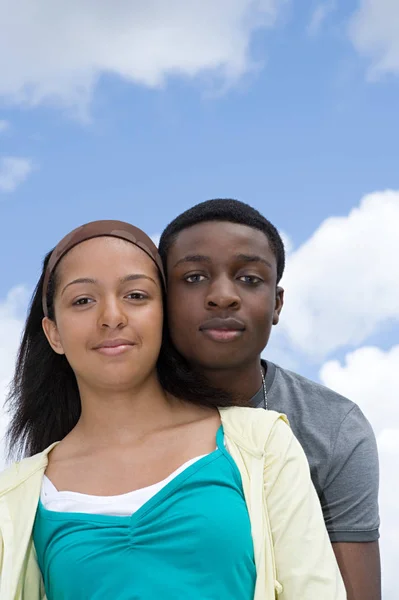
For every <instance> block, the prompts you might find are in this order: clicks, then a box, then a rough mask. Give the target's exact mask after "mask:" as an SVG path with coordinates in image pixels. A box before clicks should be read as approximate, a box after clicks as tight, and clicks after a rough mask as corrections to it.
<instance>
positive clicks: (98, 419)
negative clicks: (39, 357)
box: [74, 378, 179, 446]
mask: <svg viewBox="0 0 399 600" xmlns="http://www.w3.org/2000/svg"><path fill="white" fill-rule="evenodd" d="M79 391H80V396H81V404H82V412H81V416H80V419H79V422H78V424H77V425H76V427H75V430H74V434H75V435H78V436H79V437H80V438H81V439H84V440H85V442H87V443H89V444H92V443H95V444H96V445H101V446H105V445H107V444H121V445H123V444H124V443H128V442H129V441H131V440H133V439H137V438H140V437H143V436H145V435H147V434H148V433H150V432H152V431H156V430H157V429H159V428H161V427H167V426H168V425H170V424H172V422H173V421H174V413H175V408H176V405H177V403H179V401H178V400H177V399H175V398H173V397H170V396H169V395H168V394H166V393H165V391H164V390H163V389H162V388H161V386H160V384H159V382H158V380H157V379H156V378H151V379H149V380H148V381H147V382H145V383H142V384H140V386H139V387H136V388H128V389H119V390H115V389H93V388H92V387H89V386H87V385H85V384H84V383H82V382H80V383H79Z"/></svg>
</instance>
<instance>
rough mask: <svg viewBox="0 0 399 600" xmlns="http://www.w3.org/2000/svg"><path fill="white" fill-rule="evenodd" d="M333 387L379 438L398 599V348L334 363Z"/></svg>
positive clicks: (388, 583) (326, 377) (390, 572)
mask: <svg viewBox="0 0 399 600" xmlns="http://www.w3.org/2000/svg"><path fill="white" fill-rule="evenodd" d="M320 380H321V381H322V382H323V383H324V384H325V385H327V386H328V387H330V388H332V389H334V390H336V391H337V392H339V393H341V394H343V395H344V396H347V397H349V398H351V399H352V400H354V401H355V402H356V403H357V404H359V406H360V407H361V409H362V410H363V412H364V414H365V415H366V417H367V418H368V419H369V421H370V423H371V424H372V426H373V428H374V431H375V432H376V435H377V443H378V449H379V456H380V470H381V473H380V481H381V484H380V513H381V554H382V568H383V587H384V593H383V597H384V598H386V600H388V599H392V600H393V599H394V598H396V597H397V577H396V570H397V564H398V562H399V545H398V539H399V519H398V514H397V498H398V494H399V478H398V476H397V471H398V462H399V404H398V390H399V346H395V347H393V348H392V349H391V350H389V351H386V352H384V351H383V350H381V349H379V348H375V347H363V348H359V349H357V350H355V351H354V352H352V353H350V354H348V355H347V356H346V358H345V363H344V364H343V365H341V364H340V363H339V362H338V361H329V362H327V363H326V364H325V365H323V367H322V369H321V371H320Z"/></svg>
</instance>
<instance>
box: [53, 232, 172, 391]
mask: <svg viewBox="0 0 399 600" xmlns="http://www.w3.org/2000/svg"><path fill="white" fill-rule="evenodd" d="M55 277H56V291H55V297H54V313H55V321H52V320H50V319H48V318H44V319H43V329H44V332H45V334H46V336H47V339H48V341H49V343H50V345H51V346H52V348H53V350H54V351H55V352H57V353H58V354H65V356H66V358H67V359H68V362H69V364H70V365H71V367H72V369H73V371H74V372H75V375H76V378H77V381H78V385H79V387H80V388H81V387H82V385H84V386H85V387H86V388H87V387H89V388H93V389H99V388H110V389H112V390H114V391H117V390H128V389H131V388H133V387H135V386H136V385H138V384H140V382H141V381H144V380H145V379H147V378H148V376H149V375H151V374H153V375H154V376H155V365H156V362H157V359H158V354H159V350H160V346H161V342H162V324H163V306H162V290H161V284H160V280H159V276H158V270H157V267H156V265H155V264H154V262H153V261H152V260H151V259H150V258H149V257H148V256H147V254H145V252H143V251H142V250H140V248H138V247H137V246H135V245H134V244H131V243H129V242H127V241H124V240H121V239H118V238H113V237H105V236H104V237H99V238H95V239H92V240H87V241H85V242H82V243H81V244H79V245H78V246H76V247H75V248H73V249H72V250H70V251H69V252H68V254H66V256H64V258H62V260H61V262H60V264H59V265H58V266H57V269H56V275H55Z"/></svg>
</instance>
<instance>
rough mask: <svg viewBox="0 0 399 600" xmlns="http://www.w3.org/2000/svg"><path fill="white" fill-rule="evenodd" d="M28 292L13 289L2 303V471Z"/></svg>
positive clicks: (0, 428)
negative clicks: (8, 401)
mask: <svg viewBox="0 0 399 600" xmlns="http://www.w3.org/2000/svg"><path fill="white" fill-rule="evenodd" d="M26 301H27V292H26V290H25V288H24V287H22V286H20V287H16V288H13V289H12V290H11V291H10V292H9V293H8V295H7V297H6V299H5V300H4V302H2V303H0V470H1V468H2V467H4V464H5V458H4V455H5V452H4V439H3V438H4V433H5V429H6V426H7V422H8V419H7V416H6V414H5V411H4V401H5V397H6V394H7V389H8V385H9V382H10V381H11V378H12V375H13V372H14V366H15V357H16V353H17V350H18V346H19V342H20V337H21V332H22V327H23V320H22V319H21V318H20V317H19V315H20V314H21V313H22V310H23V309H24V308H25V306H26Z"/></svg>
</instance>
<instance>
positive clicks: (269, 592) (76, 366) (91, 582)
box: [0, 221, 346, 600]
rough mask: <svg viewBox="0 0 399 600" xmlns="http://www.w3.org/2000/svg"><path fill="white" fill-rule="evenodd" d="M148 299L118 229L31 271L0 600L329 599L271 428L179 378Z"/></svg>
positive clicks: (301, 467) (305, 497) (317, 519)
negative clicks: (35, 276) (35, 273)
mask: <svg viewBox="0 0 399 600" xmlns="http://www.w3.org/2000/svg"><path fill="white" fill-rule="evenodd" d="M164 285H165V284H164V274H163V270H162V264H161V261H160V259H159V256H158V253H157V250H156V247H155V246H154V245H153V243H152V242H151V240H150V239H149V238H148V237H147V236H146V235H145V234H144V233H143V232H141V231H140V230H138V229H137V228H135V227H133V226H131V225H129V224H127V223H121V222H118V221H97V222H94V223H90V224H87V225H84V226H82V227H80V228H78V229H77V230H75V231H73V232H72V233H71V234H69V235H68V236H67V237H66V238H64V239H63V240H61V242H60V243H59V244H58V246H57V247H56V248H55V250H54V251H53V252H52V253H51V255H50V256H49V257H48V258H47V260H46V261H45V264H44V269H43V274H42V277H41V278H40V281H39V283H38V286H37V289H36V292H35V294H34V297H33V301H32V305H31V308H30V312H29V315H28V319H27V323H26V328H25V333H24V337H23V340H22V345H21V348H20V353H19V358H18V363H17V369H16V374H15V378H14V382H13V387H12V390H11V395H10V398H9V401H10V406H11V409H12V412H13V418H12V422H11V428H10V432H9V440H10V446H11V448H12V449H13V450H15V449H18V450H19V451H20V453H23V454H24V455H27V456H29V457H28V458H25V459H23V460H22V461H21V462H19V463H16V464H14V465H13V466H12V467H11V468H10V469H9V470H8V471H5V472H4V473H3V474H2V475H1V476H0V598H1V600H39V599H40V600H42V599H43V598H45V597H46V598H47V599H48V600H83V599H84V600H97V599H98V600H100V599H101V600H105V599H108V598H109V599H111V598H112V600H133V599H138V600H154V599H155V598H160V597H162V598H164V599H165V600H168V599H173V600H180V599H186V598H190V600H197V599H198V600H199V599H201V600H208V599H209V600H210V599H213V598H218V600H252V599H254V598H255V599H256V600H272V599H274V598H275V596H276V594H278V597H279V598H280V599H281V600H305V599H306V600H320V599H321V598H322V599H323V600H343V599H344V598H346V595H345V591H344V588H343V583H342V580H341V578H340V575H339V572H338V568H337V565H336V562H335V558H334V556H333V552H332V549H331V546H330V543H329V540H328V537H327V533H326V531H325V528H324V522H323V517H322V514H321V509H320V504H319V501H318V499H317V496H316V493H315V491H314V489H313V487H312V485H311V481H310V475H309V468H308V465H307V462H306V458H305V456H304V454H303V452H302V450H301V448H300V446H299V444H298V443H297V441H296V440H295V438H294V437H293V435H292V433H291V431H290V429H289V427H288V426H287V424H286V422H285V420H284V417H283V416H282V415H279V414H277V413H273V412H272V411H269V412H266V411H263V410H256V409H248V408H240V407H232V406H229V403H230V399H229V397H228V396H226V395H225V394H222V393H221V392H219V391H217V390H214V389H211V388H209V386H208V385H207V383H206V382H205V381H202V380H201V379H200V378H199V377H197V375H196V374H195V373H193V372H190V370H189V369H188V368H187V367H186V365H185V363H184V361H183V360H182V359H181V357H180V356H179V355H178V354H177V353H176V351H175V350H174V349H173V347H172V346H171V344H170V342H169V338H168V332H167V327H166V326H164V316H163V296H164V292H165V289H164ZM221 406H224V408H221Z"/></svg>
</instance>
